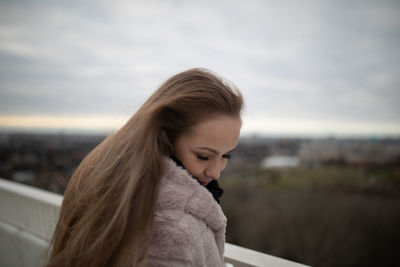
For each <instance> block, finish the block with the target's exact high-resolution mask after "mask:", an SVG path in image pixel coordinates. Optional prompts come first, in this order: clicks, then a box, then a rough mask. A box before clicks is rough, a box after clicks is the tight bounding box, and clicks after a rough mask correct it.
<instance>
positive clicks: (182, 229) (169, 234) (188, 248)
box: [149, 159, 226, 267]
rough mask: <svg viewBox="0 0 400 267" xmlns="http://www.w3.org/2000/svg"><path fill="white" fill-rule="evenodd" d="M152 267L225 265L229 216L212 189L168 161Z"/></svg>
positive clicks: (161, 195)
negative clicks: (209, 189)
mask: <svg viewBox="0 0 400 267" xmlns="http://www.w3.org/2000/svg"><path fill="white" fill-rule="evenodd" d="M164 167H165V172H164V175H163V176H162V178H161V184H160V190H159V195H158V201H157V204H156V213H155V221H154V235H153V240H152V243H151V247H150V256H149V266H212V267H214V266H215V267H217V266H222V265H223V253H224V243H225V230H226V217H225V215H224V213H223V212H222V209H221V207H220V206H219V205H218V203H217V202H216V201H215V200H214V198H213V196H212V195H211V193H210V192H208V190H207V189H206V188H205V187H204V186H202V185H200V184H199V183H198V182H197V181H196V180H195V179H194V178H193V177H192V176H190V174H189V173H188V172H187V171H186V170H185V169H183V168H181V167H179V166H177V165H176V163H175V162H174V161H173V160H171V159H165V165H164Z"/></svg>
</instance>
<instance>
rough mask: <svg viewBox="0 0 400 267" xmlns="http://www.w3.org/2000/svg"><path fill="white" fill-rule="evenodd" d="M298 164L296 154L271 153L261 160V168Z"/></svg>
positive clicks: (298, 160) (295, 165)
mask: <svg viewBox="0 0 400 267" xmlns="http://www.w3.org/2000/svg"><path fill="white" fill-rule="evenodd" d="M299 165H300V158H299V157H298V156H283V155H273V156H269V157H266V158H264V159H263V160H262V161H261V167H262V168H284V167H297V166H299Z"/></svg>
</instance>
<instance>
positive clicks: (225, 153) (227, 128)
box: [174, 115, 241, 185]
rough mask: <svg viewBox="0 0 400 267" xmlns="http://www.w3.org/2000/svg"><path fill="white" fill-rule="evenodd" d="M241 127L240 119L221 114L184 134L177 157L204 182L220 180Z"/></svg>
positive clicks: (176, 147) (178, 139) (194, 175)
mask: <svg viewBox="0 0 400 267" xmlns="http://www.w3.org/2000/svg"><path fill="white" fill-rule="evenodd" d="M240 128H241V121H240V119H239V118H236V117H231V116H226V115H217V116H216V117H213V118H210V119H207V120H204V121H202V122H200V123H198V124H196V125H195V126H193V127H192V128H190V130H189V131H187V132H185V133H183V134H182V135H181V136H179V137H178V138H177V140H176V141H175V143H174V156H175V157H176V158H177V159H179V160H180V161H181V162H182V164H183V165H184V166H185V168H186V170H187V171H188V172H189V173H190V174H191V175H192V176H193V177H194V178H196V179H197V180H198V181H199V182H200V183H201V184H202V185H207V184H208V183H209V182H210V181H211V180H213V179H218V178H219V176H220V173H221V171H222V170H223V169H224V168H225V166H226V164H227V162H228V160H229V158H230V152H231V151H232V150H233V149H234V148H235V147H236V145H237V143H238V140H239V134H240Z"/></svg>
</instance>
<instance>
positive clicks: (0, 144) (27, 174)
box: [0, 133, 400, 194]
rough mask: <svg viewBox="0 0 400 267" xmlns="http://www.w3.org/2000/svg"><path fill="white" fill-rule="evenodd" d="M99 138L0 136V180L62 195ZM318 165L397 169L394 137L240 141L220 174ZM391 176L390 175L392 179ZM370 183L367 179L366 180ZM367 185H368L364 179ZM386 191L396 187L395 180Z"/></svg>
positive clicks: (398, 144)
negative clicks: (73, 174) (224, 170)
mask: <svg viewBox="0 0 400 267" xmlns="http://www.w3.org/2000/svg"><path fill="white" fill-rule="evenodd" d="M105 137H106V136H103V135H68V134H13V133H0V177H2V178H5V179H10V180H13V181H16V182H21V183H25V184H29V185H33V186H35V187H40V188H43V189H46V190H50V191H53V192H56V193H61V194H62V193H63V192H64V190H65V187H66V185H67V183H68V180H69V178H70V177H71V175H72V173H73V171H74V170H75V168H76V167H77V166H78V165H79V163H80V161H81V160H82V159H83V158H84V157H85V155H86V154H87V153H88V152H89V151H90V150H91V149H93V148H94V147H95V146H96V145H98V144H99V143H100V142H101V141H102V140H103V139H104V138H105ZM324 166H341V167H345V166H346V167H349V166H350V167H356V168H359V169H362V170H369V169H384V168H393V167H399V166H400V138H399V139H390V138H387V139H335V138H321V139H316V138H314V139H307V138H301V139H300V138H298V139H296V138H267V137H259V136H253V137H244V138H241V140H240V142H239V145H238V147H237V148H236V149H235V151H234V152H233V158H232V160H231V162H230V163H229V165H228V167H227V169H226V172H225V173H227V176H229V174H234V173H235V172H236V171H239V173H240V171H243V170H246V172H251V171H253V172H257V171H259V170H260V169H261V170H262V169H276V168H288V167H302V168H318V167H324ZM393 178H395V177H393ZM370 179H371V177H370ZM370 182H371V181H370ZM391 182H392V184H391V185H392V186H393V187H392V188H389V189H388V190H390V189H392V190H395V189H397V187H398V186H399V184H396V182H398V181H396V179H393V180H392V181H391Z"/></svg>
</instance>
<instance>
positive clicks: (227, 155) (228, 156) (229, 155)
mask: <svg viewBox="0 0 400 267" xmlns="http://www.w3.org/2000/svg"><path fill="white" fill-rule="evenodd" d="M222 157H223V158H225V159H230V158H231V157H232V155H231V154H225V155H222Z"/></svg>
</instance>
